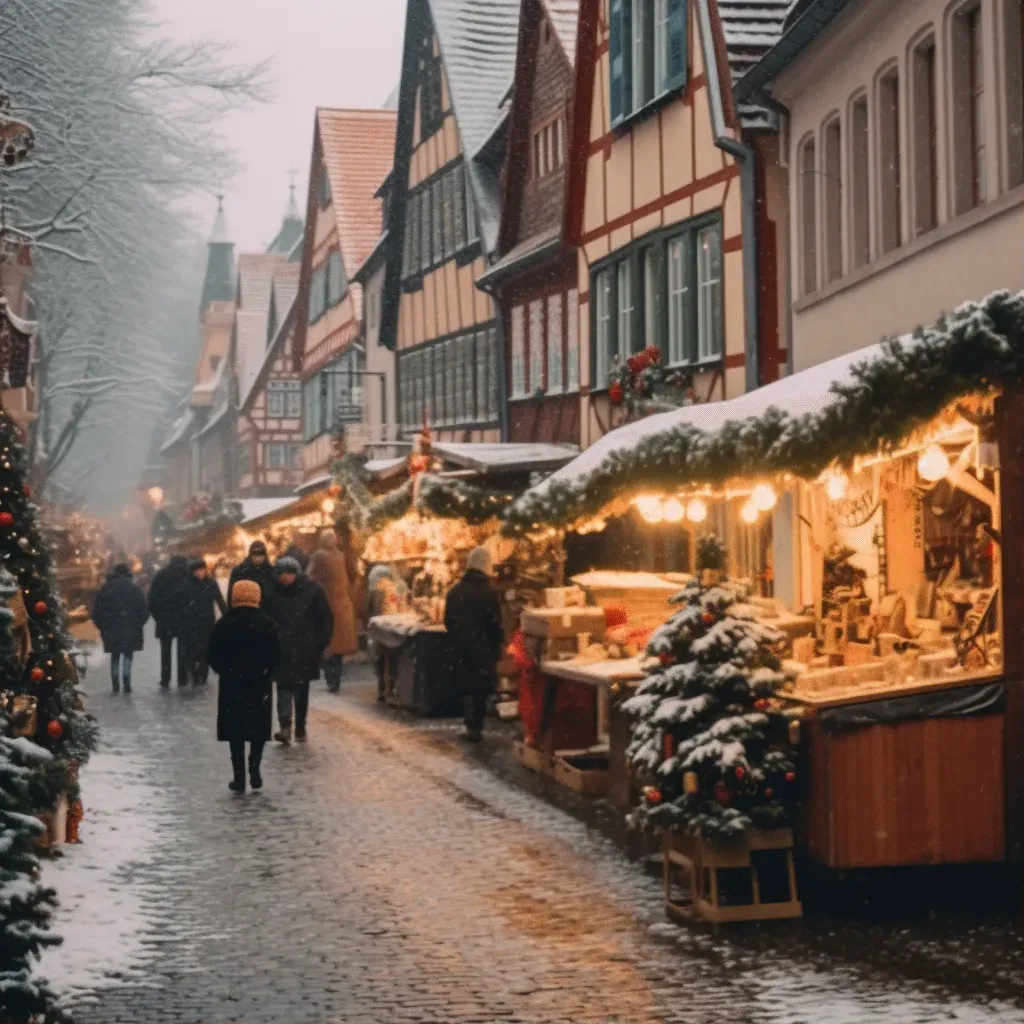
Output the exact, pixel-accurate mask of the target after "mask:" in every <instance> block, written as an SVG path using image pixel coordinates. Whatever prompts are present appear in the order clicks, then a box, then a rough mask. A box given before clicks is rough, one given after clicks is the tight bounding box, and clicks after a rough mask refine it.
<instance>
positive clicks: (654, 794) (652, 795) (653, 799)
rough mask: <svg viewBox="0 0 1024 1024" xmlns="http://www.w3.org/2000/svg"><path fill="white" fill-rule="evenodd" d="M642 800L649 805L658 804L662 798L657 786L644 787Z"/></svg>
mask: <svg viewBox="0 0 1024 1024" xmlns="http://www.w3.org/2000/svg"><path fill="white" fill-rule="evenodd" d="M644 799H645V800H646V801H647V802H648V803H649V804H660V803H661V801H662V799H663V797H662V795H661V790H660V789H658V787H657V786H644Z"/></svg>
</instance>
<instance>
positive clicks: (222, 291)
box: [199, 198, 235, 316]
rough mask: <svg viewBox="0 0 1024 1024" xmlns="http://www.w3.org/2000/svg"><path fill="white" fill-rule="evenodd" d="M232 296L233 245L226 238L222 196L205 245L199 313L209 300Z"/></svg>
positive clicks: (207, 304)
mask: <svg viewBox="0 0 1024 1024" xmlns="http://www.w3.org/2000/svg"><path fill="white" fill-rule="evenodd" d="M234 297H235V245H234V242H231V241H230V240H229V239H228V227H227V219H226V218H225V216H224V202H223V198H222V199H221V200H220V202H219V203H218V206H217V217H216V219H215V220H214V222H213V230H212V231H211V232H210V239H209V241H208V242H207V246H206V274H205V276H204V278H203V294H202V296H201V298H200V300H199V315H200V316H202V315H203V313H204V312H205V310H206V307H207V306H209V304H210V303H211V302H230V301H231V300H232V299H233V298H234Z"/></svg>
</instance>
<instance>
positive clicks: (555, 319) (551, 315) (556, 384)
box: [548, 292, 562, 394]
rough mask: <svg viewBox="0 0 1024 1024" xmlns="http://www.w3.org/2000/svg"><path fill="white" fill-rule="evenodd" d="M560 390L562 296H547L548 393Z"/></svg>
mask: <svg viewBox="0 0 1024 1024" xmlns="http://www.w3.org/2000/svg"><path fill="white" fill-rule="evenodd" d="M561 390H562V295H561V293H560V292H559V294H557V295H549V296H548V393H549V394H556V393H558V392H559V391H561Z"/></svg>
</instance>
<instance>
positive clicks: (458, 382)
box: [448, 338, 466, 423]
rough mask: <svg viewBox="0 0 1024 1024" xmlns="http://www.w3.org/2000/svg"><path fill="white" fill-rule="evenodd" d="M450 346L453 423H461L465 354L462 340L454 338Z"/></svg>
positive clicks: (464, 398)
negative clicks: (451, 354) (451, 355)
mask: <svg viewBox="0 0 1024 1024" xmlns="http://www.w3.org/2000/svg"><path fill="white" fill-rule="evenodd" d="M451 345H452V351H453V353H454V355H453V358H452V364H451V366H450V367H449V368H448V372H449V373H450V374H451V377H452V391H453V397H454V402H453V404H454V406H455V422H456V423H463V422H465V419H466V393H465V391H464V390H463V387H464V384H465V381H464V376H465V374H464V373H463V354H464V352H465V346H464V339H463V338H455V339H454V341H452V342H451Z"/></svg>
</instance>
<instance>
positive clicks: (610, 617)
mask: <svg viewBox="0 0 1024 1024" xmlns="http://www.w3.org/2000/svg"><path fill="white" fill-rule="evenodd" d="M628 622H629V609H627V608H626V606H625V605H624V604H609V605H605V608H604V628H605V629H618V627H619V626H625V625H626V624H627V623H628Z"/></svg>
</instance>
